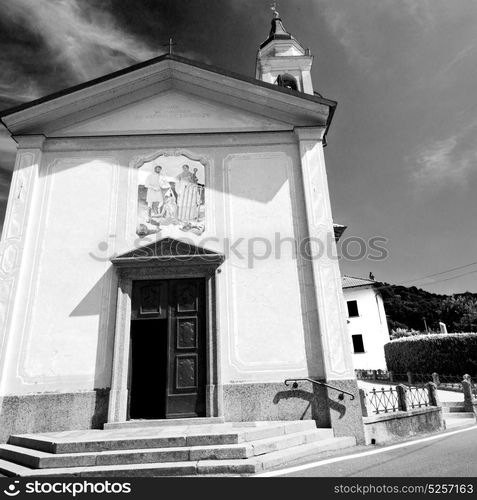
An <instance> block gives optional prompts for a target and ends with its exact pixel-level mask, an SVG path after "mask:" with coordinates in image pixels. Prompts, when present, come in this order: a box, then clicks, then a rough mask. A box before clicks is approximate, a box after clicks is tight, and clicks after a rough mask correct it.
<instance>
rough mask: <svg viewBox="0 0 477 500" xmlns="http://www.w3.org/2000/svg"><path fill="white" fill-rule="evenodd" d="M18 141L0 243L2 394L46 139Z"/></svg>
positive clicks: (18, 138)
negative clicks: (33, 204)
mask: <svg viewBox="0 0 477 500" xmlns="http://www.w3.org/2000/svg"><path fill="white" fill-rule="evenodd" d="M15 140H16V141H17V143H18V146H17V156H16V161H15V167H14V171H13V175H12V181H11V184H10V193H9V197H8V204H7V211H6V214H5V221H4V224H3V231H2V239H1V242H0V367H2V370H1V372H0V394H1V393H2V392H3V391H4V389H5V383H6V370H7V365H8V363H7V361H8V360H7V341H8V339H9V337H10V336H11V331H12V329H13V327H14V321H15V311H14V307H15V305H16V301H17V300H18V296H19V284H20V282H21V279H22V275H21V273H22V274H23V275H25V272H24V269H23V268H22V261H23V260H24V255H25V252H26V247H27V245H28V240H29V239H31V236H32V235H31V234H28V232H27V229H28V228H29V227H31V224H32V219H33V218H34V217H35V216H36V213H34V212H32V210H31V207H32V203H33V198H34V194H35V186H36V183H37V180H38V173H39V167H40V162H41V155H42V147H43V142H44V140H45V137H44V136H43V135H30V136H18V137H15ZM30 233H31V231H30ZM28 237H30V238H28Z"/></svg>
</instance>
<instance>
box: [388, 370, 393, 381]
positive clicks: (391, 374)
mask: <svg viewBox="0 0 477 500" xmlns="http://www.w3.org/2000/svg"><path fill="white" fill-rule="evenodd" d="M389 382H394V373H393V372H392V370H390V371H389Z"/></svg>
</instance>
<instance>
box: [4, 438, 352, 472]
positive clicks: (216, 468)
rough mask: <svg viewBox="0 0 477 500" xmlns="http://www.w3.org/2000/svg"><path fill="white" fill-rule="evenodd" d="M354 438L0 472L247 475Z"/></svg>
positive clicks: (349, 443)
mask: <svg viewBox="0 0 477 500" xmlns="http://www.w3.org/2000/svg"><path fill="white" fill-rule="evenodd" d="M355 444H356V441H355V439H354V438H352V437H340V438H327V439H319V440H317V441H315V442H312V443H308V444H301V445H298V446H293V447H291V448H287V449H283V450H278V451H273V452H270V453H266V454H264V455H259V456H253V457H250V458H245V459H230V460H197V461H195V460H193V461H187V462H166V463H150V464H144V463H142V464H123V465H117V464H116V465H96V466H90V467H63V468H52V469H31V468H29V467H25V466H22V465H17V464H14V463H11V462H7V461H5V460H2V459H0V473H3V474H5V475H7V476H10V477H12V476H29V477H38V476H49V477H54V476H56V477H58V476H79V477H95V476H107V477H126V476H127V477H134V476H137V477H144V476H151V477H153V476H194V475H212V476H219V475H251V474H256V473H259V472H262V471H265V470H269V469H272V468H276V467H280V466H282V465H287V464H289V463H290V462H293V461H296V460H300V459H303V458H308V457H311V456H318V455H319V454H320V453H325V452H328V451H334V450H339V449H345V448H349V447H351V446H354V445H355Z"/></svg>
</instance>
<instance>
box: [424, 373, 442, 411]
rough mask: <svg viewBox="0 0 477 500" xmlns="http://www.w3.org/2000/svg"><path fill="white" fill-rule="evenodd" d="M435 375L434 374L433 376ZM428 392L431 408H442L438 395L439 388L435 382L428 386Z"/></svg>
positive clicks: (429, 383)
mask: <svg viewBox="0 0 477 500" xmlns="http://www.w3.org/2000/svg"><path fill="white" fill-rule="evenodd" d="M433 375H434V374H433ZM426 387H427V392H428V394H429V404H430V405H431V406H440V405H441V403H440V401H439V395H438V394H437V386H436V384H435V383H434V382H428V383H427V384H426Z"/></svg>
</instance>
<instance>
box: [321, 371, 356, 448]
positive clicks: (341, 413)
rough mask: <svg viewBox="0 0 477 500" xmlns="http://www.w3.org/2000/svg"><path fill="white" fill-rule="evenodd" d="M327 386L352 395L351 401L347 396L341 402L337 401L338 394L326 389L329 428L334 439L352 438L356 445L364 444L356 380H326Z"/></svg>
mask: <svg viewBox="0 0 477 500" xmlns="http://www.w3.org/2000/svg"><path fill="white" fill-rule="evenodd" d="M326 383H327V384H329V385H332V386H333V387H336V388H338V389H342V390H343V391H347V392H350V393H351V394H354V399H351V398H350V396H348V395H347V394H345V395H344V399H343V400H341V401H340V400H339V399H338V395H339V394H340V393H339V392H337V391H335V390H333V389H328V390H327V392H328V404H329V411H330V418H331V426H332V427H333V432H334V435H335V436H336V437H339V436H354V437H355V438H356V442H357V444H365V438H364V424H363V412H362V410H361V404H360V401H359V389H358V383H357V381H356V379H350V380H327V381H326Z"/></svg>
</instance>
